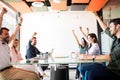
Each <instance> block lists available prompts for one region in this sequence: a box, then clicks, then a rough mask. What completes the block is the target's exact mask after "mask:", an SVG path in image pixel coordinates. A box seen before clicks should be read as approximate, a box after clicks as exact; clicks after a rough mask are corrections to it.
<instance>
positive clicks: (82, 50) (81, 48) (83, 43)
mask: <svg viewBox="0 0 120 80" xmlns="http://www.w3.org/2000/svg"><path fill="white" fill-rule="evenodd" d="M87 31H88V29H87ZM72 33H73V35H74V37H75V39H76V41H77V44H78V46H79V53H80V54H85V53H86V52H87V50H88V44H87V42H86V40H85V39H84V37H82V38H81V43H80V42H79V40H78V38H77V36H76V34H75V32H74V30H72ZM78 67H79V64H77V67H76V76H75V78H76V79H78V78H79V73H80V72H79V70H78Z"/></svg>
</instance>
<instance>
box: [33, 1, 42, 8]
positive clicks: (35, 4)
mask: <svg viewBox="0 0 120 80" xmlns="http://www.w3.org/2000/svg"><path fill="white" fill-rule="evenodd" d="M32 6H33V7H42V6H44V3H43V2H33V3H32Z"/></svg>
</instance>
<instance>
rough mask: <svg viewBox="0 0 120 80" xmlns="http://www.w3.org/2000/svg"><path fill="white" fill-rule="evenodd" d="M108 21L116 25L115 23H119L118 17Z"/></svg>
mask: <svg viewBox="0 0 120 80" xmlns="http://www.w3.org/2000/svg"><path fill="white" fill-rule="evenodd" d="M110 23H114V25H115V26H116V25H118V24H120V18H115V19H112V20H110Z"/></svg>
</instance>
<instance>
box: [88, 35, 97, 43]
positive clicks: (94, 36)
mask: <svg viewBox="0 0 120 80" xmlns="http://www.w3.org/2000/svg"><path fill="white" fill-rule="evenodd" d="M87 36H90V37H92V38H95V39H94V42H95V43H98V39H97V36H96V34H95V33H89V34H88V35H87Z"/></svg>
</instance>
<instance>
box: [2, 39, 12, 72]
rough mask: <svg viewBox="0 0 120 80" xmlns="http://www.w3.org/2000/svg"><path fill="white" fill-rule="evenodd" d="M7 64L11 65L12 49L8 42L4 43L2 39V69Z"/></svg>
mask: <svg viewBox="0 0 120 80" xmlns="http://www.w3.org/2000/svg"><path fill="white" fill-rule="evenodd" d="M7 66H11V64H10V49H9V46H8V44H2V41H0V70H1V69H3V68H5V67H7Z"/></svg>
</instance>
